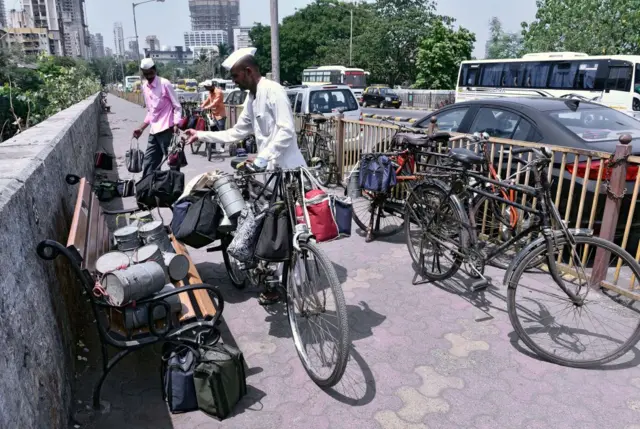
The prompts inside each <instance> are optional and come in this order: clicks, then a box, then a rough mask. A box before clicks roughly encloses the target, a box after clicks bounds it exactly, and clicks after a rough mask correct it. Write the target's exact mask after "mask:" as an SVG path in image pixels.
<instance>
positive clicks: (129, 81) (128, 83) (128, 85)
mask: <svg viewBox="0 0 640 429" xmlns="http://www.w3.org/2000/svg"><path fill="white" fill-rule="evenodd" d="M140 81H141V79H140V76H126V77H125V78H124V87H125V91H133V84H134V83H135V82H140Z"/></svg>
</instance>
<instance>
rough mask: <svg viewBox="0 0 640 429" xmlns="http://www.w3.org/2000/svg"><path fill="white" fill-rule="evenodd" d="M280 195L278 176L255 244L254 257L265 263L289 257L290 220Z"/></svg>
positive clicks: (284, 259)
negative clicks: (279, 198)
mask: <svg viewBox="0 0 640 429" xmlns="http://www.w3.org/2000/svg"><path fill="white" fill-rule="evenodd" d="M278 194H282V176H280V175H279V176H278V178H277V179H276V184H275V186H274V190H273V194H271V200H270V201H269V207H268V208H267V210H266V212H265V216H264V221H263V223H262V231H261V232H260V237H259V238H258V243H257V244H256V251H255V257H256V258H257V259H261V260H263V261H267V262H284V261H287V260H288V259H289V258H290V257H291V219H290V217H289V212H288V210H287V207H286V206H285V204H284V201H282V200H280V201H278Z"/></svg>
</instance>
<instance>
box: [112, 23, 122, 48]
mask: <svg viewBox="0 0 640 429" xmlns="http://www.w3.org/2000/svg"><path fill="white" fill-rule="evenodd" d="M113 43H114V44H115V54H116V55H124V54H125V50H124V30H123V29H122V23H121V22H115V23H114V24H113Z"/></svg>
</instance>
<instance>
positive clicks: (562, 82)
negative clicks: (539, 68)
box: [549, 61, 578, 89]
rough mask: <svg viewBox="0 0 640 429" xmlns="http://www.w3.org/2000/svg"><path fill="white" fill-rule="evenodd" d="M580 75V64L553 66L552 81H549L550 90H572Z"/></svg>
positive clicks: (564, 63) (563, 63)
mask: <svg viewBox="0 0 640 429" xmlns="http://www.w3.org/2000/svg"><path fill="white" fill-rule="evenodd" d="M577 73H578V63H577V62H575V61H572V62H562V63H555V64H554V65H553V71H552V73H551V79H550V80H549V88H556V89H571V88H573V85H574V82H575V80H576V74H577Z"/></svg>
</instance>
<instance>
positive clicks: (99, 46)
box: [95, 33, 104, 58]
mask: <svg viewBox="0 0 640 429" xmlns="http://www.w3.org/2000/svg"><path fill="white" fill-rule="evenodd" d="M95 37H96V54H97V55H96V56H97V57H98V58H102V57H104V38H103V37H102V34H100V33H96V34H95Z"/></svg>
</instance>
